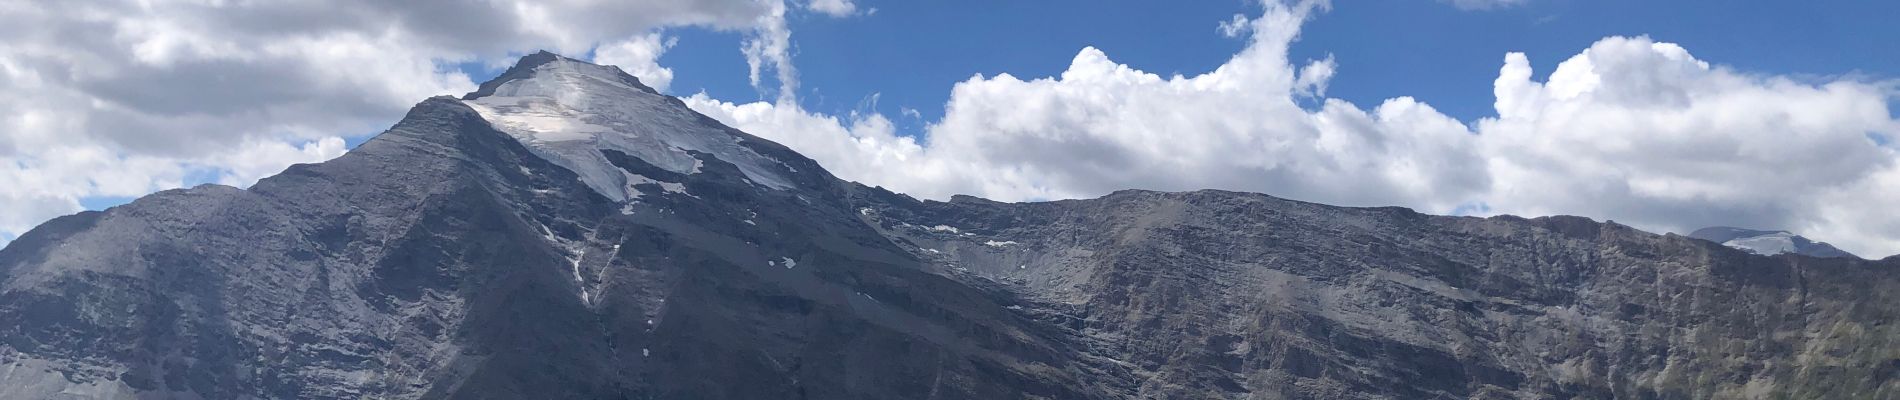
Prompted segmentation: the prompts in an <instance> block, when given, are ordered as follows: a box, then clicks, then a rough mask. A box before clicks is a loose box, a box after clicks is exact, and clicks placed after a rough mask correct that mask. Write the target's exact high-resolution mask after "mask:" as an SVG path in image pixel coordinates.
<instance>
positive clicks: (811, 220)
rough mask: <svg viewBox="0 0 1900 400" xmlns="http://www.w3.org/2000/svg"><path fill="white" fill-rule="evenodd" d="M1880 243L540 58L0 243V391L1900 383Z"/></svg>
mask: <svg viewBox="0 0 1900 400" xmlns="http://www.w3.org/2000/svg"><path fill="white" fill-rule="evenodd" d="M1897 267H1900V259H1897V258H1889V259H1887V260H1882V261H1866V260H1861V259H1857V258H1816V257H1808V256H1801V255H1781V256H1775V257H1767V256H1761V255H1755V254H1749V253H1746V252H1743V251H1738V250H1735V249H1731V248H1727V247H1724V246H1721V245H1717V244H1714V243H1709V242H1704V241H1701V240H1694V239H1690V238H1687V237H1682V236H1674V235H1656V234H1650V233H1645V232H1641V231H1637V230H1634V229H1631V228H1628V227H1624V226H1620V225H1616V224H1613V223H1598V222H1594V221H1590V220H1587V219H1583V218H1576V217H1552V218H1539V219H1522V218H1515V217H1495V218H1482V219H1481V218H1462V217H1441V216H1430V215H1422V214H1418V213H1414V212H1411V211H1409V210H1404V209H1397V208H1342V207H1332V206H1325V205H1318V204H1311V203H1301V202H1296V201H1290V200H1283V199H1277V198H1273V197H1269V196H1265V195H1258V194H1247V193H1231V192H1218V191H1201V192H1192V193H1158V192H1142V191H1126V192H1118V193H1115V194H1113V195H1110V196H1107V197H1104V198H1100V199H1093V200H1071V201H1057V202H1046V203H998V202H991V201H987V200H982V199H976V198H969V197H958V198H955V199H953V200H952V201H950V202H935V201H918V200H914V199H911V198H909V197H905V196H903V195H899V194H894V193H891V192H888V191H885V190H882V189H878V188H871V187H865V186H862V185H858V184H854V183H849V182H844V181H841V180H839V179H837V178H835V177H833V176H831V175H830V174H829V173H827V172H825V171H824V169H823V168H821V167H819V166H818V165H817V164H816V163H815V162H813V161H811V160H810V159H807V158H805V157H803V156H800V155H798V154H797V153H794V152H792V151H791V150H789V149H787V148H785V147H783V146H780V145H778V144H775V143H771V142H769V141H765V140H762V139H759V138H757V137H754V136H751V135H748V134H746V133H744V132H739V131H737V130H733V129H731V128H728V127H725V126H722V125H720V124H718V123H717V122H715V121H713V120H711V119H709V118H706V117H704V116H701V115H698V114H695V113H693V112H691V111H690V110H688V109H687V108H686V107H684V105H683V104H680V102H679V101H678V100H676V99H673V98H671V97H667V96H663V95H660V94H658V93H654V92H653V91H652V90H651V89H647V88H646V87H645V86H642V85H640V84H639V83H638V81H637V80H635V79H634V78H632V77H631V76H626V75H625V74H623V73H619V72H618V71H617V70H612V69H611V68H607V67H599V66H594V65H589V64H585V63H582V62H579V61H574V60H570V59H566V58H561V57H558V56H554V55H552V54H537V55H533V56H529V57H527V58H525V59H524V60H523V62H522V63H521V64H520V65H517V66H516V67H515V68H513V69H510V70H509V71H508V72H507V73H505V74H504V75H503V76H502V77H501V78H497V80H496V81H494V82H489V83H487V84H484V85H483V86H482V90H480V91H477V92H476V93H472V94H470V95H469V96H466V97H465V98H462V99H455V98H446V97H443V98H434V99H429V100H427V101H424V102H422V103H421V104H419V105H417V106H416V107H415V109H414V110H412V111H411V112H410V113H409V115H408V116H407V117H406V118H405V119H404V120H403V121H402V122H401V123H399V124H397V125H396V126H395V127H394V128H392V129H390V130H389V131H388V132H385V133H383V134H382V135H380V136H377V137H376V138H375V139H373V140H371V141H369V142H367V143H365V144H363V145H362V146H360V147H359V148H357V149H355V150H353V151H351V152H350V153H348V154H346V155H344V156H343V157H341V158H338V159H336V160H332V161H329V162H326V163H322V164H314V165H298V166H294V167H292V168H290V169H289V170H288V171H285V172H284V173H283V174H281V175H278V176H275V177H272V178H268V179H265V180H263V181H261V182H259V183H258V184H257V185H255V186H253V187H252V188H250V189H247V190H240V189H235V188H230V187H222V186H215V185H207V186H200V187H197V188H192V189H187V190H173V191H167V192H162V193H158V194H154V195H151V196H147V197H145V198H142V199H139V200H137V201H134V202H132V203H130V204H127V205H124V206H120V207H115V208H112V209H109V210H106V211H103V212H86V213H81V214H78V215H73V216H67V217H63V218H60V219H56V220H54V221H51V222H48V223H47V224H45V225H42V226H40V227H39V228H36V229H34V230H33V231H31V232H29V233H27V234H25V235H22V236H21V237H20V238H19V239H18V240H16V241H15V242H13V243H12V244H11V245H10V246H8V247H7V248H5V249H4V250H0V321H4V323H3V324H0V398H6V399H15V398H19V399H60V398H125V399H133V398H140V399H143V398H204V399H249V398H395V399H408V398H431V399H433V398H582V399H637V398H654V399H722V398H730V399H760V398H774V399H776V398H811V399H900V398H904V399H908V398H916V399H1134V398H1235V399H1273V398H1288V399H1292V398H1347V399H1417V398H1495V399H1542V398H1636V399H1647V398H1895V397H1900V342H1896V338H1900V328H1896V324H1895V323H1894V321H1896V318H1900V297H1896V296H1900V278H1896V276H1895V269H1896V268H1897Z"/></svg>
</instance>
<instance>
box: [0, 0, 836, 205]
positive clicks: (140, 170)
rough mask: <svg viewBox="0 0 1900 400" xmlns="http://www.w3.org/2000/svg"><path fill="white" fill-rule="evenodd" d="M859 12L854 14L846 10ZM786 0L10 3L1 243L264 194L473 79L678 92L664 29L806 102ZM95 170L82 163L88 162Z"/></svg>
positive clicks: (0, 139)
mask: <svg viewBox="0 0 1900 400" xmlns="http://www.w3.org/2000/svg"><path fill="white" fill-rule="evenodd" d="M847 4H848V3H847ZM784 8H785V4H784V2H783V1H782V0H713V1H689V0H652V1H631V2H597V1H555V2H544V1H526V0H495V1H486V2H476V3H467V2H458V1H445V0H424V1H398V2H389V1H373V0H342V1H315V0H285V1H268V2H203V1H188V0H152V1H132V0H107V1H89V2H67V1H51V0H24V1H12V2H5V3H4V4H0V91H3V92H6V93H11V94H13V95H12V96H6V97H4V98H0V111H4V112H0V166H4V168H5V169H4V170H0V186H4V187H7V188H8V190H7V194H6V195H4V196H0V208H4V209H7V210H9V213H8V216H7V218H8V219H6V220H0V238H4V237H7V236H12V235H17V234H19V233H21V232H22V231H23V230H24V229H26V227H29V226H31V225H33V224H34V223H36V221H43V220H46V219H48V218H51V217H53V216H56V215H60V214H65V213H70V212H74V211H77V210H79V209H80V206H79V200H80V199H82V198H88V197H95V196H137V195H142V194H145V193H149V192H151V191H154V190H159V189H165V188H171V187H177V186H180V185H184V184H189V183H193V182H189V181H188V180H187V179H184V177H194V178H193V179H191V181H196V180H202V179H204V178H203V177H212V178H211V179H214V180H216V181H219V182H225V183H240V184H247V183H249V182H252V181H255V180H256V179H257V178H258V177H260V176H263V175H268V174H270V173H273V172H275V171H278V170H281V169H282V168H283V167H284V166H287V165H289V164H290V163H292V162H301V161H312V160H319V159H327V158H328V157H333V156H334V155H335V154H336V153H337V152H339V151H341V143H342V142H341V141H340V140H339V139H337V138H338V137H343V136H356V135H364V134H370V133H374V132H377V131H380V130H382V129H384V128H387V127H388V126H389V124H390V123H391V122H393V121H395V120H396V119H398V118H400V117H401V115H402V113H403V111H404V110H406V109H407V108H409V107H410V106H411V105H413V104H414V103H415V102H417V101H419V100H421V99H423V98H427V97H429V96H433V95H438V94H459V93H462V92H466V91H469V90H472V89H473V87H474V83H473V82H471V81H470V79H469V77H468V76H466V75H464V74H463V73H461V72H460V70H459V69H458V68H456V66H457V65H462V64H464V63H472V64H475V65H490V66H496V65H506V64H507V63H509V62H511V61H512V60H513V56H514V55H518V54H521V53H525V52H529V51H533V50H537V49H549V50H554V51H557V52H561V53H565V54H586V53H589V52H592V53H594V54H596V56H597V58H598V59H599V60H600V61H602V62H609V63H614V64H619V65H622V66H624V67H626V68H627V70H629V71H631V72H633V73H635V74H637V76H640V77H641V78H643V79H645V80H646V81H647V82H648V83H650V84H654V85H655V86H657V87H661V88H664V87H666V86H667V84H668V83H670V80H671V73H672V71H671V70H670V69H666V68H663V67H660V66H659V65H658V64H657V63H656V62H654V60H655V59H657V58H658V57H659V56H660V55H661V54H662V53H664V52H665V50H666V49H667V48H668V47H670V45H671V43H672V41H671V40H670V39H665V38H664V37H662V36H660V35H659V34H658V33H655V31H656V30H657V29H662V28H667V27H680V26H697V27H706V28H710V29H717V30H729V31H739V32H746V33H747V35H746V37H747V38H748V39H747V45H746V48H745V49H744V51H745V52H746V55H747V56H748V59H751V60H753V62H754V64H755V68H763V69H766V70H772V69H776V70H777V71H778V72H779V73H780V75H779V77H778V78H779V80H780V81H782V83H781V84H782V88H783V89H784V90H783V92H785V93H786V94H787V95H789V93H791V92H792V91H793V90H795V88H796V82H795V79H796V75H795V74H793V72H795V71H794V70H793V69H792V68H791V66H790V56H789V55H788V54H787V53H788V52H789V50H790V48H791V47H790V44H789V40H790V30H789V29H788V28H787V27H786V25H785V21H784ZM75 160H83V161H75Z"/></svg>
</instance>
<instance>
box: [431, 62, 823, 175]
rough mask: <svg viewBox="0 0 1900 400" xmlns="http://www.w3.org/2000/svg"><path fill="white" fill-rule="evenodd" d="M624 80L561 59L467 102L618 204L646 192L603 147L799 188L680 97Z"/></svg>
mask: <svg viewBox="0 0 1900 400" xmlns="http://www.w3.org/2000/svg"><path fill="white" fill-rule="evenodd" d="M621 75H622V73H621V72H620V70H619V69H617V68H614V67H611V66H600V65H593V64H588V63H585V62H581V61H576V60H572V59H567V58H561V59H558V60H555V61H552V62H548V63H545V64H541V65H538V66H535V67H534V69H533V70H532V71H531V72H530V76H528V77H526V78H521V79H514V80H510V81H507V82H503V83H502V84H501V85H500V86H498V87H496V88H495V90H494V92H493V93H492V94H490V95H487V96H482V97H480V98H476V99H474V100H468V101H464V102H463V103H465V104H467V105H468V106H469V107H470V108H473V109H474V110H475V111H476V112H477V113H479V114H481V116H482V118H483V119H486V120H488V122H489V123H490V124H491V125H494V126H495V128H496V129H498V130H501V131H502V132H506V133H508V134H509V136H513V137H514V138H515V139H516V140H519V141H520V142H521V143H522V144H523V145H526V146H527V147H528V149H529V150H531V151H533V152H534V154H535V155H538V156H541V158H545V159H547V160H548V161H550V162H553V163H554V164H555V165H559V166H561V167H562V168H567V169H568V170H569V171H573V172H574V173H575V174H576V175H579V176H580V180H581V182H583V183H586V184H587V186H588V187H589V188H592V189H594V190H595V191H597V192H600V193H601V194H602V195H605V196H607V197H608V198H611V199H614V200H615V201H625V200H628V199H631V198H635V197H638V192H636V191H633V190H630V186H629V185H627V184H626V182H625V177H624V176H623V174H622V172H623V170H622V169H620V168H619V167H616V166H614V165H613V164H612V163H610V162H608V161H607V158H606V156H604V155H602V154H601V150H615V151H619V152H622V153H626V154H627V155H629V156H632V157H636V158H639V159H641V160H643V161H646V162H647V163H650V164H653V165H654V166H657V167H659V168H661V169H665V170H668V171H672V172H678V173H682V174H692V173H697V172H699V169H700V167H701V166H702V162H701V161H700V160H698V159H697V158H695V157H693V155H692V154H689V153H687V151H688V150H691V151H698V152H702V153H708V154H711V155H712V156H714V157H718V158H719V159H720V160H724V161H726V162H730V163H732V164H733V165H736V166H738V167H739V170H740V172H743V173H744V174H745V176H746V178H747V180H748V181H751V182H757V183H758V184H759V185H761V186H766V187H769V188H772V189H779V190H783V189H790V188H792V185H791V184H790V183H789V182H791V180H789V179H786V178H785V176H784V175H783V174H784V172H780V171H784V170H783V169H781V168H780V166H781V165H783V163H782V162H780V161H778V160H776V159H773V158H771V157H768V156H766V155H763V154H760V153H758V152H756V151H753V150H752V149H750V148H748V147H746V146H744V145H742V144H741V141H742V138H740V137H738V136H735V135H733V134H731V133H729V132H727V131H726V130H725V129H723V127H721V126H719V125H718V124H707V123H705V122H704V117H702V116H701V115H700V114H699V113H696V112H694V111H692V110H691V109H688V108H686V107H684V106H683V105H681V104H680V103H679V102H678V101H677V100H676V99H673V98H670V97H668V96H666V95H662V94H657V93H651V92H647V91H645V90H641V89H639V88H636V87H634V86H632V85H629V84H627V83H626V82H624V81H622V77H621Z"/></svg>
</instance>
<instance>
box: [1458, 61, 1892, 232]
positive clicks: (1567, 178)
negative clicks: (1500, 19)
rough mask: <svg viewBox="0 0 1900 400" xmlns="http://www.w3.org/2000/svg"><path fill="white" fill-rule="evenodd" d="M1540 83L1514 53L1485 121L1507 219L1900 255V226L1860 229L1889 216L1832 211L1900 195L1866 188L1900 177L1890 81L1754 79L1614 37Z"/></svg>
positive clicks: (1498, 199)
mask: <svg viewBox="0 0 1900 400" xmlns="http://www.w3.org/2000/svg"><path fill="white" fill-rule="evenodd" d="M1531 76H1532V71H1531V68H1530V65H1529V60H1528V59H1527V58H1526V57H1525V56H1524V55H1523V54H1516V53H1513V54H1510V55H1509V56H1507V57H1506V58H1505V64H1504V67H1503V68H1502V69H1501V71H1500V72H1499V77H1498V80H1497V83H1496V85H1495V91H1496V94H1497V112H1498V116H1497V117H1495V118H1487V119H1484V120H1481V121H1479V122H1478V123H1477V126H1478V130H1479V132H1480V137H1481V138H1482V140H1481V142H1483V145H1484V147H1485V152H1484V153H1485V155H1486V156H1487V157H1488V159H1489V164H1490V169H1491V175H1492V176H1493V182H1494V185H1495V187H1493V188H1492V191H1491V194H1490V195H1488V196H1487V200H1486V201H1487V202H1488V203H1489V204H1490V205H1491V206H1492V207H1493V208H1494V209H1496V210H1498V211H1502V212H1511V213H1521V214H1529V215H1546V214H1577V215H1589V216H1600V217H1605V218H1614V219H1617V220H1618V221H1623V222H1628V223H1633V224H1635V225H1638V226H1643V227H1647V228H1651V229H1655V230H1664V231H1675V232H1687V231H1688V230H1693V229H1695V228H1699V227H1704V226H1711V225H1735V226H1749V227H1764V228H1771V229H1790V230H1794V231H1796V232H1800V233H1803V234H1806V235H1809V236H1812V237H1817V238H1822V239H1825V240H1829V241H1832V242H1835V244H1838V245H1843V247H1844V248H1848V249H1850V250H1852V251H1859V252H1862V253H1867V254H1882V255H1884V254H1892V253H1893V252H1895V251H1896V250H1900V243H1896V242H1895V241H1896V240H1900V230H1889V231H1887V232H1856V228H1854V227H1853V226H1858V225H1861V224H1866V223H1873V222H1875V221H1877V220H1862V221H1854V220H1841V219H1839V218H1837V217H1836V218H1831V217H1828V215H1830V213H1832V214H1840V213H1843V212H1849V213H1851V211H1849V210H1867V209H1879V208H1883V207H1882V206H1880V205H1879V204H1882V203H1891V202H1895V201H1900V197H1885V198H1881V197H1864V196H1880V194H1879V193H1872V192H1870V191H1869V190H1864V189H1861V188H1860V187H1868V188H1869V189H1871V188H1876V187H1879V184H1878V180H1879V179H1880V178H1879V177H1878V176H1879V175H1878V174H1879V173H1881V172H1882V171H1884V170H1890V169H1893V168H1895V161H1896V158H1895V153H1894V150H1893V149H1892V148H1889V147H1884V146H1881V145H1880V144H1879V143H1876V142H1875V141H1874V140H1873V139H1872V138H1870V137H1869V135H1870V134H1891V133H1893V132H1894V131H1895V127H1896V126H1895V122H1894V120H1893V117H1892V116H1891V115H1889V112H1888V101H1889V100H1890V95H1889V94H1888V93H1886V92H1884V91H1883V90H1882V89H1881V88H1880V87H1879V86H1876V85H1873V84H1869V83H1863V82H1857V81H1852V80H1835V81H1828V82H1802V81H1796V80H1793V79H1790V78H1786V77H1778V76H1754V75H1749V74H1744V73H1740V72H1736V71H1732V70H1729V69H1727V68H1724V67H1720V66H1715V65H1711V64H1710V63H1708V62H1705V61H1701V60H1698V59H1696V58H1695V57H1693V56H1691V55H1690V53H1689V52H1688V51H1687V50H1686V49H1684V48H1682V47H1681V46H1677V45H1675V44H1670V43H1662V42H1656V41H1654V40H1651V39H1648V38H1641V37H1638V38H1626V37H1611V38H1606V39H1603V40H1601V41H1598V42H1597V43H1596V44H1594V45H1591V46H1590V48H1589V49H1587V50H1584V51H1583V53H1582V54H1578V55H1576V56H1574V57H1571V58H1570V59H1569V60H1566V61H1564V62H1563V63H1562V64H1559V65H1558V66H1557V69H1556V70H1555V71H1552V72H1551V74H1550V78H1549V79H1548V80H1547V81H1545V82H1536V81H1533V80H1532V79H1531ZM1889 192H1890V191H1889ZM1888 196H1891V194H1888ZM1883 219H1888V220H1892V219H1891V218H1883ZM1887 223H1893V222H1891V221H1888V222H1887ZM1869 233H1873V234H1872V235H1869Z"/></svg>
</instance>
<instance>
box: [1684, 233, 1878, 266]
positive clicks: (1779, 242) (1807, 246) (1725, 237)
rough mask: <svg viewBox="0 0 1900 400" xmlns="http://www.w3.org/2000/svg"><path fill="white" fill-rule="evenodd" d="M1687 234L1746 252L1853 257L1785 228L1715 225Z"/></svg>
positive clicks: (1770, 254) (1850, 254)
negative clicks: (1776, 229)
mask: <svg viewBox="0 0 1900 400" xmlns="http://www.w3.org/2000/svg"><path fill="white" fill-rule="evenodd" d="M1689 237H1692V238H1696V239H1702V240H1707V241H1711V242H1716V243H1721V244H1722V245H1725V246H1728V247H1734V248H1737V249H1741V250H1742V251H1747V252H1750V253H1755V254H1761V255H1769V256H1772V255H1776V254H1782V253H1794V254H1800V255H1805V256H1811V257H1821V258H1829V257H1855V256H1854V255H1853V254H1852V253H1848V252H1846V251H1844V250H1841V249H1837V248H1834V245H1831V244H1827V243H1826V242H1816V241H1813V240H1808V238H1805V237H1801V235H1796V234H1794V233H1791V232H1788V231H1763V230H1754V229H1742V228H1731V227H1726V226H1715V227H1708V228H1702V229H1697V230H1695V232H1690V233H1689Z"/></svg>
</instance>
